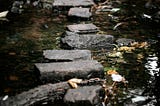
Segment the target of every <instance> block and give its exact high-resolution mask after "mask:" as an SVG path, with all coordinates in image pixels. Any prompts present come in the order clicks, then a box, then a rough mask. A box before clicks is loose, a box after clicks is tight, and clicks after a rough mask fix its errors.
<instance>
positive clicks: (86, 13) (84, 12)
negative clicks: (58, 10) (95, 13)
mask: <svg viewBox="0 0 160 106" xmlns="http://www.w3.org/2000/svg"><path fill="white" fill-rule="evenodd" d="M68 16H72V17H80V18H90V17H91V16H92V13H91V12H90V8H77V7H75V8H70V10H69V12H68Z"/></svg>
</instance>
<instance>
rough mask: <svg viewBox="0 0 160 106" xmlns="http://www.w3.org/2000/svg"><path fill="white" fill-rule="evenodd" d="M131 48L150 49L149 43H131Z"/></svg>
mask: <svg viewBox="0 0 160 106" xmlns="http://www.w3.org/2000/svg"><path fill="white" fill-rule="evenodd" d="M131 46H132V47H135V48H145V47H148V43H147V42H141V43H139V42H133V43H131Z"/></svg>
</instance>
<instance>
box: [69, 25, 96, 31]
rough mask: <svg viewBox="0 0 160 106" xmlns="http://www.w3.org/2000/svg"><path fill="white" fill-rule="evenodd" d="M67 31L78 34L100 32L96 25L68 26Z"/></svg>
mask: <svg viewBox="0 0 160 106" xmlns="http://www.w3.org/2000/svg"><path fill="white" fill-rule="evenodd" d="M67 29H68V30H69V31H71V32H76V33H96V32H98V27H96V26H95V25H94V24H76V25H68V26H67Z"/></svg>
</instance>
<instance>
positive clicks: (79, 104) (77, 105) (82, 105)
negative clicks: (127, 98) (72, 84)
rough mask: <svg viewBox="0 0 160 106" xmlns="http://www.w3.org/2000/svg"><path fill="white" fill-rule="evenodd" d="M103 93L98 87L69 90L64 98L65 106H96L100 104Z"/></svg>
mask: <svg viewBox="0 0 160 106" xmlns="http://www.w3.org/2000/svg"><path fill="white" fill-rule="evenodd" d="M104 92H105V91H104V89H103V88H102V87H101V86H98V85H97V86H96V85H95V86H84V87H79V88H77V89H69V90H68V91H67V93H66V95H65V96H64V102H65V103H66V105H67V106H98V105H99V104H101V103H102V99H103V97H104Z"/></svg>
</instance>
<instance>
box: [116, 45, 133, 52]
mask: <svg viewBox="0 0 160 106" xmlns="http://www.w3.org/2000/svg"><path fill="white" fill-rule="evenodd" d="M133 50H135V47H127V46H122V47H120V48H118V51H129V52H131V51H133Z"/></svg>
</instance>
